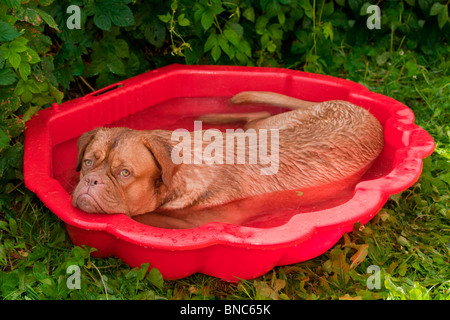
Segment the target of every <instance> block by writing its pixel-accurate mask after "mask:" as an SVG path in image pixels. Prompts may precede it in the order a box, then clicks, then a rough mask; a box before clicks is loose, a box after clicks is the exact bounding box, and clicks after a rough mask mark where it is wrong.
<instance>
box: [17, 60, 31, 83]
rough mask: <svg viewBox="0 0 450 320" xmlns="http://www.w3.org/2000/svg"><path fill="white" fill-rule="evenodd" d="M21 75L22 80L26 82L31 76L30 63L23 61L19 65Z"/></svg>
mask: <svg viewBox="0 0 450 320" xmlns="http://www.w3.org/2000/svg"><path fill="white" fill-rule="evenodd" d="M19 73H20V76H21V77H22V79H24V80H26V79H27V78H28V76H29V75H30V74H31V66H30V64H29V63H28V62H25V61H22V62H20V65H19Z"/></svg>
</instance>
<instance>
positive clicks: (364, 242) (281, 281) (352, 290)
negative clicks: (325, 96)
mask: <svg viewBox="0 0 450 320" xmlns="http://www.w3.org/2000/svg"><path fill="white" fill-rule="evenodd" d="M411 61H412V62H413V63H411ZM363 65H364V64H363ZM365 66H366V68H365V69H364V68H359V69H357V70H356V71H355V72H352V73H346V74H340V75H339V76H342V77H346V78H350V79H352V80H354V81H357V82H360V83H362V84H364V85H366V86H367V87H368V88H369V89H370V90H372V91H376V92H379V93H382V94H385V95H388V96H391V97H393V98H395V99H397V100H399V101H401V102H403V103H405V104H406V105H408V106H409V107H410V108H412V109H413V111H414V112H415V114H416V123H417V124H418V125H420V126H421V127H423V128H424V129H426V130H427V131H428V132H429V133H430V134H431V135H432V136H433V137H434V139H435V141H436V145H437V147H436V151H435V152H434V153H433V155H431V156H430V157H428V158H427V159H426V160H425V161H424V167H423V172H422V175H421V177H420V179H419V180H418V181H417V183H415V184H414V185H413V186H412V187H411V188H409V189H408V190H405V191H404V192H402V193H401V194H397V195H393V196H391V197H390V199H389V200H388V202H387V203H386V205H385V206H384V208H383V209H382V210H381V211H380V212H379V213H378V215H377V216H376V217H375V218H374V219H373V220H372V221H370V222H369V223H367V224H366V225H365V226H358V225H356V226H355V228H354V231H353V232H352V233H349V234H346V235H345V236H344V237H343V238H342V239H341V240H340V241H339V242H338V243H337V244H336V245H335V246H334V247H333V248H332V249H330V250H329V251H327V252H326V253H324V254H322V255H321V256H319V257H317V258H315V259H312V260H309V261H306V262H303V263H299V264H294V265H290V266H283V267H277V268H275V269H274V270H273V271H271V272H269V273H267V274H266V275H264V276H262V277H260V278H258V279H254V280H249V281H242V282H240V283H238V284H230V283H225V282H223V281H221V280H219V279H216V278H212V277H209V276H206V275H202V274H194V275H192V276H190V277H187V278H184V279H180V280H177V281H167V280H163V279H162V278H161V275H160V273H159V272H158V271H157V270H156V269H153V270H152V271H151V273H150V275H149V276H147V277H145V276H144V275H145V272H144V271H145V270H146V268H147V267H148V265H144V266H142V268H140V269H139V268H135V269H131V268H130V267H128V266H127V265H125V264H124V263H123V262H121V261H120V260H119V259H116V258H106V259H96V258H92V257H90V255H89V252H90V250H92V249H90V248H80V247H74V246H73V245H72V244H71V242H70V239H69V238H68V235H67V233H66V231H65V228H64V225H63V223H62V222H61V221H60V220H59V219H58V218H57V217H56V216H55V215H53V214H52V213H51V212H50V211H49V210H48V209H46V208H45V207H44V206H43V204H42V203H41V202H40V201H39V199H37V197H36V196H35V195H34V194H33V193H31V192H30V191H28V190H27V189H26V188H25V187H24V186H23V185H17V186H15V188H14V189H11V190H10V191H9V194H8V195H3V196H8V197H15V199H16V201H15V202H13V204H12V205H11V207H10V208H9V210H7V212H6V214H5V215H4V216H3V215H2V216H1V217H0V271H1V272H0V297H2V298H3V299H32V300H34V299H124V300H129V299H230V300H241V299H312V300H316V299H414V300H416V299H447V300H449V299H450V209H449V186H450V147H449V145H450V138H449V135H450V127H449V123H450V115H449V113H450V107H449V101H450V99H449V98H450V96H449V83H450V76H449V72H448V70H449V63H448V62H446V61H445V60H444V59H443V60H442V61H437V62H435V63H432V64H431V66H430V65H429V63H427V62H426V61H424V60H423V59H422V57H421V56H420V55H417V54H414V53H411V52H406V53H405V52H403V51H401V50H398V51H397V52H394V53H393V54H392V55H391V56H390V58H389V59H388V60H387V61H378V63H375V62H369V63H366V64H365ZM69 265H77V266H79V268H80V269H79V271H80V274H81V281H80V289H72V290H71V289H69V288H68V287H67V280H68V279H69V277H70V274H67V272H66V271H67V268H68V266H69ZM371 265H375V266H378V267H379V268H380V275H381V279H380V280H381V281H380V286H379V288H378V289H377V288H373V289H369V288H368V286H367V283H368V280H369V281H371V280H373V279H374V278H373V277H372V278H370V277H371V276H373V274H371V273H368V272H367V268H368V267H369V266H371Z"/></svg>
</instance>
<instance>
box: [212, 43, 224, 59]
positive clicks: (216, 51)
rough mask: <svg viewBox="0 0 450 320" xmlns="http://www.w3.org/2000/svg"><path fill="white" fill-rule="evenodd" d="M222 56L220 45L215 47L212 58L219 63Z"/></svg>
mask: <svg viewBox="0 0 450 320" xmlns="http://www.w3.org/2000/svg"><path fill="white" fill-rule="evenodd" d="M221 54H222V50H221V49H220V47H219V46H218V45H216V46H214V47H213V48H212V50H211V56H212V57H213V59H214V61H215V62H217V60H219V58H220V56H221Z"/></svg>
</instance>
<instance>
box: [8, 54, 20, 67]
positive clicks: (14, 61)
mask: <svg viewBox="0 0 450 320" xmlns="http://www.w3.org/2000/svg"><path fill="white" fill-rule="evenodd" d="M8 61H9V63H11V65H12V66H13V68H14V69H17V68H18V67H19V65H20V62H21V61H22V58H21V57H20V55H19V54H17V53H15V52H13V53H11V55H10V56H9V58H8Z"/></svg>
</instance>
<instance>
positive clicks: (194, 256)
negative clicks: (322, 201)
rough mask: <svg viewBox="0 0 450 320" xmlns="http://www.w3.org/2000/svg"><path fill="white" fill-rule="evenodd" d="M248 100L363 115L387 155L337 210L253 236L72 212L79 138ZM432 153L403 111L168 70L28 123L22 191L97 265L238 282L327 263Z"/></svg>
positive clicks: (198, 71) (252, 77)
mask: <svg viewBox="0 0 450 320" xmlns="http://www.w3.org/2000/svg"><path fill="white" fill-rule="evenodd" d="M245 90H260V91H274V92H279V93H283V94H286V95H289V96H293V97H297V98H300V99H304V100H310V101H325V100H337V99H341V100H347V101H350V102H352V103H354V104H357V105H359V106H362V107H364V108H366V109H368V110H369V111H370V112H371V113H372V114H373V115H374V116H375V117H377V118H378V120H379V121H380V122H381V124H382V125H383V127H384V135H385V147H384V149H383V152H382V154H381V155H380V156H379V157H378V158H377V160H376V162H375V163H374V165H373V166H372V167H371V169H369V171H368V172H367V173H366V174H365V175H364V176H363V177H362V178H361V180H360V181H359V182H358V184H357V185H356V187H355V189H354V190H353V191H352V193H351V194H350V195H349V196H347V197H346V198H343V199H344V200H343V201H340V202H337V204H336V203H334V204H333V202H330V203H331V206H328V207H327V206H326V205H325V206H319V207H314V206H311V207H310V208H309V209H308V210H306V211H305V210H303V211H298V213H297V212H292V210H291V212H289V213H288V214H287V215H286V214H284V213H283V210H284V209H282V208H281V209H280V212H279V213H277V215H278V214H279V216H282V217H283V216H284V217H288V218H286V219H284V220H283V219H282V220H280V221H277V219H274V220H273V221H275V222H273V221H272V220H270V219H268V220H267V222H264V221H263V222H262V223H260V224H259V225H258V224H256V225H254V226H251V225H250V226H237V225H230V224H223V223H209V224H206V225H203V226H201V227H197V228H193V229H183V230H172V229H160V228H155V227H151V226H148V225H144V224H141V223H138V222H136V221H134V220H132V219H131V218H128V217H127V216H125V215H122V214H117V215H105V214H88V213H85V212H83V211H81V210H79V209H75V208H73V207H72V198H71V195H70V193H71V191H72V190H73V188H74V187H75V185H76V183H77V173H76V172H75V164H76V159H77V148H76V141H77V139H78V137H79V136H80V135H81V134H82V133H84V132H86V131H88V130H91V129H93V128H95V127H99V126H124V125H126V126H129V127H132V128H135V129H156V128H159V129H177V128H180V127H184V128H186V129H189V130H192V127H193V119H195V118H196V117H197V116H199V115H201V114H205V113H211V112H227V111H228V112H230V108H233V109H232V110H233V111H231V112H240V111H242V112H245V111H247V110H255V107H254V106H253V109H252V107H251V106H250V107H245V106H243V107H240V106H233V107H230V106H227V103H226V101H227V99H228V98H229V97H231V96H232V95H234V94H236V93H238V92H241V91H245ZM257 108H258V110H260V109H263V110H269V111H270V110H272V112H273V113H277V112H281V111H283V110H281V109H279V108H278V109H277V108H268V109H264V107H257ZM212 127H214V126H212ZM204 128H206V127H204ZM434 147H435V145H434V141H433V139H432V138H431V136H430V135H429V134H428V133H427V132H426V131H425V130H423V129H422V128H420V127H418V126H417V125H415V124H414V114H413V112H412V111H411V110H410V109H409V108H407V107H406V106H405V105H403V104H402V103H400V102H398V101H396V100H394V99H391V98H388V97H386V96H383V95H380V94H376V93H373V92H370V91H369V90H367V89H366V88H365V87H364V86H362V85H359V84H357V83H354V82H351V81H348V80H343V79H338V78H334V77H330V76H324V75H317V74H311V73H305V72H299V71H293V70H285V69H277V68H256V67H230V66H183V65H171V66H168V67H164V68H160V69H157V70H153V71H149V72H147V73H144V74H142V75H139V76H136V77H133V78H131V79H128V80H124V81H120V82H118V83H117V84H114V85H111V86H108V87H106V88H103V89H101V90H99V91H96V92H94V93H91V94H88V95H86V96H84V97H82V98H79V99H74V100H72V101H68V102H65V103H63V104H61V105H57V104H54V105H53V106H52V107H51V108H48V109H44V110H42V111H40V112H39V113H38V114H37V115H36V116H34V117H33V118H32V119H31V120H30V121H29V122H28V123H27V129H26V132H25V157H24V176H25V184H26V186H27V187H28V188H29V189H30V190H32V191H33V192H35V193H36V194H37V195H38V197H39V198H40V199H41V200H42V202H43V203H44V204H45V205H46V206H47V207H48V208H49V209H50V210H51V211H52V212H54V213H55V214H56V215H57V216H58V217H59V218H60V219H61V220H63V221H64V222H65V224H66V228H67V231H68V233H69V235H70V238H71V239H72V241H73V243H74V244H75V245H88V246H91V247H94V248H97V250H98V251H96V252H94V253H93V255H95V256H97V257H108V256H116V257H118V258H120V259H122V260H123V261H124V262H125V263H127V264H128V265H130V266H131V267H136V266H140V265H141V264H142V263H144V262H149V263H150V266H151V267H155V268H157V269H159V271H160V272H161V273H162V275H163V276H164V278H166V279H178V278H182V277H186V276H189V275H191V274H193V273H196V272H200V273H204V274H208V275H211V276H215V277H219V278H222V279H224V280H227V281H236V280H237V279H251V278H255V277H258V276H260V275H263V274H265V273H266V272H268V271H269V270H271V269H272V268H273V267H274V266H280V265H288V264H293V263H298V262H301V261H305V260H308V259H311V258H314V257H316V256H318V255H320V254H322V253H324V252H325V251H326V250H328V249H329V248H331V247H332V246H333V245H334V244H335V243H336V242H337V241H338V240H339V239H340V238H341V236H342V235H343V234H344V232H350V231H352V228H353V225H354V224H355V223H357V222H361V223H362V224H364V223H366V222H367V221H369V220H370V219H371V218H372V217H374V216H375V215H376V213H377V212H378V211H379V209H380V208H381V207H382V206H383V205H384V204H385V202H386V201H387V199H388V197H389V195H391V194H395V193H398V192H400V191H402V190H405V189H407V188H408V187H410V186H411V185H412V184H413V183H414V182H415V181H416V180H417V179H418V177H419V175H420V173H421V170H422V159H423V158H425V157H427V156H429V155H430V154H431V153H432V152H433V150H434ZM217 183H220V181H218V182H217ZM299 201H301V197H299ZM271 221H272V222H271Z"/></svg>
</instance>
